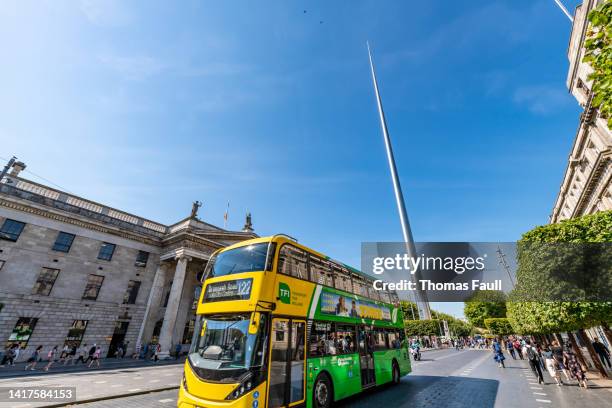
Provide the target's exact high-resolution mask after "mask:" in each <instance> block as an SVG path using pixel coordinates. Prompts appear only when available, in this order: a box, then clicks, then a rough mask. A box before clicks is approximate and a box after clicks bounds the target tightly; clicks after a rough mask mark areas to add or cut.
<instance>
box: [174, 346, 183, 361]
mask: <svg viewBox="0 0 612 408" xmlns="http://www.w3.org/2000/svg"><path fill="white" fill-rule="evenodd" d="M182 348H183V347H182V346H181V343H177V344H176V346H175V347H174V354H175V357H176V358H175V359H176V360H178V359H179V357H180V356H181V350H182Z"/></svg>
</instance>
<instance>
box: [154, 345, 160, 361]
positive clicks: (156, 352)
mask: <svg viewBox="0 0 612 408" xmlns="http://www.w3.org/2000/svg"><path fill="white" fill-rule="evenodd" d="M159 353H161V345H160V344H157V345H156V346H155V351H154V353H153V361H155V362H157V361H158V360H159Z"/></svg>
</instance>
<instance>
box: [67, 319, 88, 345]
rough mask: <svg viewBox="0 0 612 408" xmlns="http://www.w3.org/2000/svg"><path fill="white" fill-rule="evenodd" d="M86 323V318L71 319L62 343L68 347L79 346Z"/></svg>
mask: <svg viewBox="0 0 612 408" xmlns="http://www.w3.org/2000/svg"><path fill="white" fill-rule="evenodd" d="M87 323H89V321H88V320H73V321H72V326H70V330H68V335H67V336H66V340H65V341H64V344H65V345H67V346H68V347H79V346H80V345H81V341H82V340H83V336H84V335H85V329H86V328H87Z"/></svg>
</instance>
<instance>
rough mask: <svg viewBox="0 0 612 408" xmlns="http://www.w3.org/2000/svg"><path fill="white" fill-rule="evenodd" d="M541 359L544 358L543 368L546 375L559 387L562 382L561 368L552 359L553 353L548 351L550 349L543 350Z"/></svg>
mask: <svg viewBox="0 0 612 408" xmlns="http://www.w3.org/2000/svg"><path fill="white" fill-rule="evenodd" d="M542 357H543V358H544V366H545V367H546V371H548V375H550V376H551V377H552V378H553V379H554V380H555V382H556V383H557V385H558V386H561V385H562V384H563V381H561V372H560V371H561V368H560V367H559V365H558V364H557V362H556V361H555V359H554V358H553V352H552V351H551V350H550V347H546V348H545V349H544V351H543V352H542Z"/></svg>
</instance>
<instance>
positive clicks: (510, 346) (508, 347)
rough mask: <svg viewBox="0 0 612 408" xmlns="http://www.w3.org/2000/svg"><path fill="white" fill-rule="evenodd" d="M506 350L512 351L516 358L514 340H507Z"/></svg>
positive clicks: (513, 357)
mask: <svg viewBox="0 0 612 408" xmlns="http://www.w3.org/2000/svg"><path fill="white" fill-rule="evenodd" d="M506 350H508V352H509V353H510V355H511V356H512V359H513V360H516V353H515V352H514V346H513V345H512V340H510V339H508V341H507V342H506Z"/></svg>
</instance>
